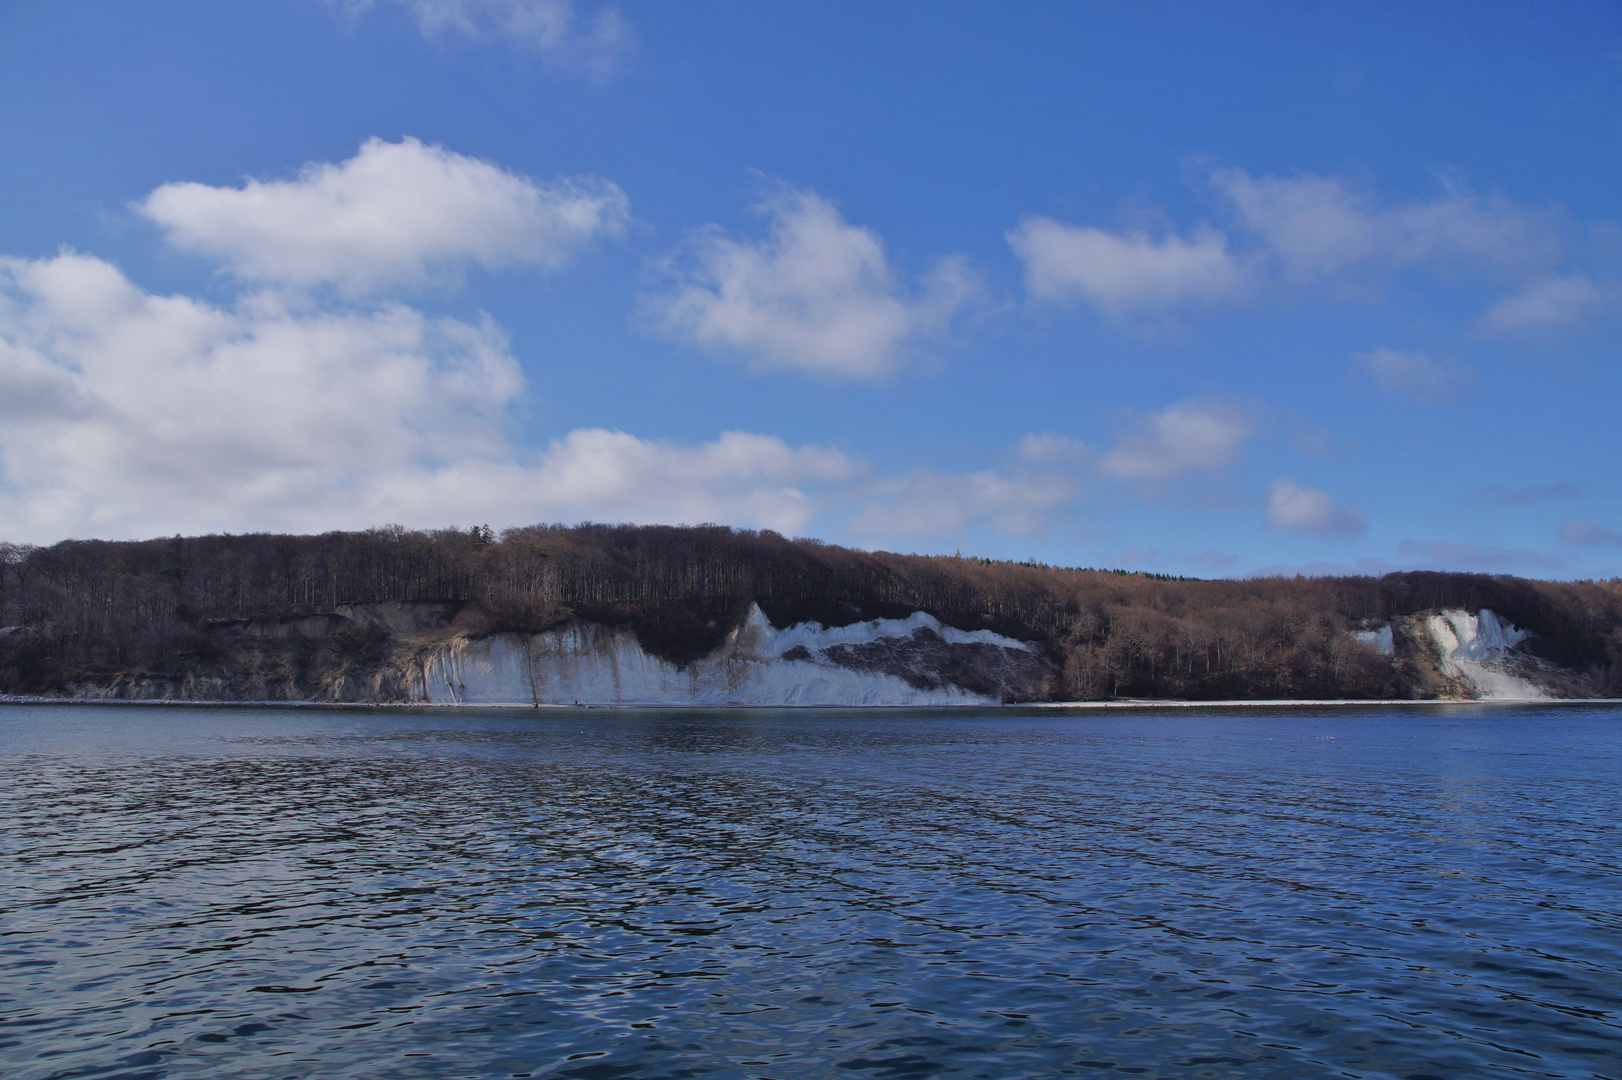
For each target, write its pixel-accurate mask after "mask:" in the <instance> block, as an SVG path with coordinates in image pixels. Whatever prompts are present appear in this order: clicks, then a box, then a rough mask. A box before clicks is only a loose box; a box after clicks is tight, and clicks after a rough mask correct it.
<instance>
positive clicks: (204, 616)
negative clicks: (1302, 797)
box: [0, 524, 1622, 699]
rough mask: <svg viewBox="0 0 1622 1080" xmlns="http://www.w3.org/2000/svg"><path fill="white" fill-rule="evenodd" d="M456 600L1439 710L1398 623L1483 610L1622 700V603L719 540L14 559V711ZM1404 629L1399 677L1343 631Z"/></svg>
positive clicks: (1228, 691) (1595, 594) (696, 643)
mask: <svg viewBox="0 0 1622 1080" xmlns="http://www.w3.org/2000/svg"><path fill="white" fill-rule="evenodd" d="M391 600H392V601H442V602H448V603H449V604H451V605H453V607H454V610H455V611H456V612H457V615H456V616H455V624H454V627H453V629H454V630H456V631H458V632H462V633H467V634H472V635H480V634H487V633H494V632H499V631H507V630H518V631H536V630H542V629H546V628H548V627H550V626H554V625H557V624H558V623H559V622H561V621H563V620H565V619H569V618H582V619H588V620H592V621H600V622H608V623H614V624H621V625H629V626H631V627H632V628H633V629H634V630H635V631H636V633H637V635H638V637H639V639H640V640H641V641H642V643H643V645H644V647H646V648H647V649H648V650H649V651H651V652H654V653H655V654H657V655H660V656H663V657H665V658H666V659H669V660H672V661H674V662H676V663H686V662H689V661H691V660H693V659H695V658H697V657H698V656H701V655H704V654H705V653H707V652H709V651H710V650H712V649H713V648H715V647H716V646H717V645H718V644H719V643H720V641H721V639H722V638H723V637H724V635H725V634H726V632H727V631H728V630H729V629H731V627H732V626H734V625H736V623H737V620H738V619H739V618H740V617H741V616H742V614H743V613H744V611H745V610H746V609H747V608H748V606H749V604H750V603H751V602H758V603H759V604H760V605H761V606H762V608H763V609H764V610H765V611H766V613H767V615H768V616H769V617H771V619H772V620H773V622H774V623H776V624H778V625H786V624H787V623H790V622H795V621H799V620H802V619H817V620H818V621H821V622H824V623H828V624H843V623H849V622H853V621H856V620H858V619H864V618H874V617H879V616H896V615H904V614H907V613H910V612H912V611H915V610H924V611H929V612H931V613H932V614H935V615H936V616H938V617H940V618H941V619H942V620H943V621H945V622H948V623H950V624H953V625H957V626H959V627H962V628H965V629H978V628H987V629H993V630H996V631H997V632H999V633H1004V634H1009V635H1012V636H1017V637H1020V638H1023V639H1025V640H1033V641H1037V642H1040V643H1041V644H1042V645H1043V646H1044V648H1045V650H1046V651H1047V653H1048V655H1049V656H1050V658H1051V659H1052V661H1053V663H1054V666H1055V669H1056V670H1057V671H1058V672H1060V673H1061V677H1060V679H1059V680H1058V682H1059V684H1061V685H1056V687H1055V693H1056V695H1057V696H1061V697H1066V698H1076V699H1099V698H1107V697H1175V698H1190V699H1220V698H1233V697H1284V698H1290V697H1303V698H1305V697H1404V696H1410V695H1412V694H1415V693H1419V694H1423V693H1426V692H1427V683H1426V674H1425V670H1426V668H1427V666H1428V665H1427V664H1426V663H1425V662H1424V661H1425V660H1426V657H1424V656H1422V655H1420V652H1421V651H1422V650H1423V648H1424V643H1423V642H1420V641H1419V640H1417V639H1416V638H1414V637H1413V635H1412V634H1407V633H1405V632H1404V623H1403V620H1404V619H1405V617H1408V616H1414V615H1418V614H1420V613H1423V612H1427V611H1431V610H1435V609H1439V608H1452V607H1462V608H1467V609H1471V610H1475V609H1479V608H1491V609H1493V610H1494V611H1497V612H1498V613H1499V614H1500V615H1502V616H1504V617H1506V618H1508V619H1509V620H1511V621H1513V622H1514V623H1516V624H1517V625H1520V626H1524V627H1527V628H1529V629H1531V630H1533V631H1534V633H1535V634H1536V637H1535V638H1534V639H1533V640H1532V642H1530V643H1529V646H1530V647H1531V648H1532V649H1533V650H1534V651H1535V652H1537V653H1538V654H1539V655H1541V656H1542V657H1543V658H1545V659H1547V660H1548V661H1550V662H1551V663H1554V664H1557V665H1559V666H1561V667H1565V668H1570V669H1573V670H1575V671H1577V672H1579V673H1581V674H1582V675H1583V676H1585V677H1586V678H1587V679H1588V680H1589V682H1590V684H1591V685H1592V686H1593V687H1594V688H1595V690H1596V692H1601V691H1603V692H1617V691H1619V690H1622V585H1619V583H1618V582H1617V581H1615V580H1613V581H1610V582H1579V583H1569V582H1543V581H1531V580H1526V579H1520V578H1511V577H1502V576H1486V575H1474V574H1446V573H1431V572H1413V573H1402V574H1390V575H1387V576H1385V577H1382V578H1372V577H1345V578H1299V577H1297V578H1258V579H1249V580H1217V581H1200V580H1194V579H1188V580H1184V579H1180V578H1171V577H1169V576H1166V575H1156V574H1140V573H1125V572H1121V571H1107V570H1090V569H1073V568H1064V567H1053V566H1047V565H1043V564H1039V563H1015V562H1000V561H993V560H985V559H979V558H964V557H957V556H918V555H897V554H892V553H887V552H864V551H855V550H851V549H847V548H841V547H836V546H833V545H828V544H823V543H819V542H817V541H814V540H804V539H796V540H790V539H787V538H784V537H782V536H780V535H778V534H776V533H774V532H770V531H761V532H755V531H751V530H737V529H729V528H725V527H720V526H699V527H696V528H687V527H679V528H678V527H664V526H644V527H637V526H625V525H618V526H608V525H593V524H584V525H578V526H569V527H565V526H547V525H542V526H532V527H526V528H519V529H509V530H507V531H505V532H503V533H502V534H501V535H500V536H499V537H497V536H495V535H493V534H492V533H491V531H490V530H489V529H488V528H484V527H479V528H474V529H469V530H457V529H447V530H436V531H418V530H410V529H405V528H401V527H399V526H389V527H385V528H380V529H372V530H368V531H366V532H347V533H345V532H334V533H327V534H324V535H320V536H287V535H268V534H252V535H243V536H201V537H179V536H177V537H173V538H170V539H162V540H148V541H140V542H114V541H100V540H71V541H64V542H62V543H59V544H55V545H52V546H49V547H39V548H34V547H27V546H19V545H12V544H6V545H0V626H4V627H7V628H15V629H7V630H5V631H0V692H6V693H39V692H45V691H48V690H49V689H51V688H52V687H53V686H55V685H59V684H61V683H62V682H63V681H65V680H68V679H70V678H85V677H93V676H97V675H108V674H112V673H118V672H131V671H139V672H148V673H152V674H156V675H164V676H173V675H176V674H178V673H181V672H183V671H184V670H186V669H187V668H188V665H192V666H195V664H196V663H197V662H198V661H199V658H200V657H205V656H206V655H208V653H209V650H210V641H211V640H212V639H213V638H214V637H217V636H218V634H219V633H220V632H221V631H222V629H227V628H229V627H231V626H241V625H243V624H245V623H254V622H263V621H265V620H283V619H288V618H291V617H296V616H305V615H312V614H323V613H330V612H333V611H334V610H335V609H338V608H340V607H343V606H344V605H353V604H357V603H375V602H379V601H391ZM1387 623H1392V624H1394V625H1395V626H1396V628H1397V636H1398V650H1397V652H1398V655H1397V657H1396V658H1395V661H1393V660H1389V659H1387V658H1384V657H1381V656H1378V655H1377V654H1376V653H1374V651H1373V650H1371V649H1370V648H1368V647H1366V646H1364V645H1362V644H1360V643H1358V642H1357V641H1355V640H1354V639H1353V638H1352V637H1351V635H1350V632H1351V631H1353V630H1359V629H1372V628H1374V627H1376V626H1380V625H1384V624H1387Z"/></svg>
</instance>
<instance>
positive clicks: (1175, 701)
mask: <svg viewBox="0 0 1622 1080" xmlns="http://www.w3.org/2000/svg"><path fill="white" fill-rule="evenodd" d="M0 705H107V706H121V705H135V706H143V705H144V706H161V705H172V706H180V707H186V708H240V709H265V708H283V709H356V710H372V709H382V710H389V709H396V710H406V709H462V710H492V709H503V710H514V709H527V710H530V711H532V712H538V711H542V710H574V711H583V710H587V709H672V710H683V711H690V712H713V711H716V710H742V709H755V710H759V709H793V710H822V711H849V712H874V711H883V712H902V711H917V710H920V709H929V710H937V709H947V710H961V709H975V708H982V709H1069V710H1089V709H1099V710H1103V709H1290V708H1348V707H1352V708H1355V707H1359V706H1364V707H1375V706H1381V707H1385V706H1395V705H1423V706H1433V705H1514V706H1520V707H1524V706H1528V705H1622V698H1422V699H1415V698H1236V699H1225V700H1216V701H1191V700H1187V699H1183V698H1121V699H1117V700H1110V701H1013V702H1006V703H993V704H977V703H964V704H952V705H838V704H828V705H752V704H739V703H714V704H699V703H693V702H683V703H669V702H616V703H612V704H609V703H602V704H590V703H585V702H576V703H571V704H562V703H558V702H544V703H541V704H533V703H528V704H526V703H524V702H507V703H496V702H476V703H471V704H469V703H462V702H435V701H211V700H204V699H197V698H186V699H179V698H74V697H27V696H22V695H15V694H0Z"/></svg>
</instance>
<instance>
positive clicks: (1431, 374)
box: [1354, 347, 1475, 404]
mask: <svg viewBox="0 0 1622 1080" xmlns="http://www.w3.org/2000/svg"><path fill="white" fill-rule="evenodd" d="M1354 361H1355V364H1356V370H1358V371H1360V372H1361V373H1363V374H1365V375H1367V376H1369V377H1370V378H1372V379H1373V380H1374V382H1375V385H1377V386H1378V387H1379V388H1380V389H1381V390H1384V391H1385V392H1386V393H1388V394H1393V395H1395V396H1397V397H1403V398H1407V399H1408V400H1410V401H1417V402H1421V403H1427V404H1428V403H1435V402H1441V401H1448V400H1450V399H1452V398H1453V397H1456V396H1457V395H1458V394H1459V393H1460V392H1461V391H1464V390H1467V389H1469V388H1470V387H1471V386H1473V385H1474V383H1475V373H1474V372H1473V371H1471V370H1470V369H1469V368H1467V367H1465V366H1463V365H1462V364H1454V363H1443V362H1442V361H1439V360H1433V359H1431V358H1430V357H1429V356H1426V355H1425V354H1424V353H1418V352H1398V351H1397V350H1396V349H1387V348H1383V347H1382V348H1378V349H1375V350H1374V351H1373V352H1366V353H1358V354H1357V355H1356V356H1355V357H1354Z"/></svg>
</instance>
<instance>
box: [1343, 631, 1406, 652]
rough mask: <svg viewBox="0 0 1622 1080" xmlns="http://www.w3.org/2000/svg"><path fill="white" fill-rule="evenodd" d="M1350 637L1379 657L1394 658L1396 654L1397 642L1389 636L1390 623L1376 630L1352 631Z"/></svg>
mask: <svg viewBox="0 0 1622 1080" xmlns="http://www.w3.org/2000/svg"><path fill="white" fill-rule="evenodd" d="M1352 637H1353V638H1354V639H1356V640H1358V641H1361V642H1362V643H1363V644H1365V645H1367V646H1368V647H1369V648H1371V649H1373V650H1374V651H1375V652H1377V653H1379V654H1380V655H1381V656H1395V655H1396V653H1397V641H1396V638H1394V637H1393V636H1392V634H1391V624H1390V623H1386V624H1385V625H1384V626H1382V627H1380V628H1379V629H1378V630H1353V631H1352Z"/></svg>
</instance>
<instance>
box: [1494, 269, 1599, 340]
mask: <svg viewBox="0 0 1622 1080" xmlns="http://www.w3.org/2000/svg"><path fill="white" fill-rule="evenodd" d="M1607 308H1622V283H1618V282H1614V281H1595V280H1594V279H1593V278H1591V277H1589V276H1588V275H1586V274H1553V275H1550V276H1548V277H1543V278H1539V279H1537V280H1536V281H1532V282H1529V283H1528V284H1527V285H1526V286H1525V287H1523V288H1522V289H1521V290H1520V291H1519V292H1517V293H1514V294H1512V295H1510V296H1506V297H1504V298H1503V299H1502V300H1499V301H1498V302H1497V303H1496V304H1494V305H1493V306H1492V307H1491V308H1489V309H1488V311H1487V316H1486V323H1487V325H1488V326H1489V327H1491V328H1492V329H1494V330H1539V329H1559V328H1562V327H1569V326H1576V325H1578V324H1579V323H1582V322H1583V321H1585V320H1587V319H1588V318H1590V317H1591V316H1593V315H1596V314H1598V313H1599V312H1601V311H1603V310H1605V309H1607Z"/></svg>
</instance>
